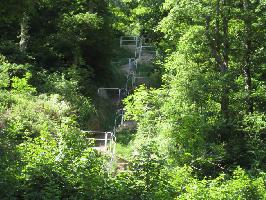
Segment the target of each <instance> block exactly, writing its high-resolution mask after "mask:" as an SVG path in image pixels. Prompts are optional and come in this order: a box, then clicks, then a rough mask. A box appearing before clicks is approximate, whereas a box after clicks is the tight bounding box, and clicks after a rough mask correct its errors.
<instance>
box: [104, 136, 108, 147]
mask: <svg viewBox="0 0 266 200" xmlns="http://www.w3.org/2000/svg"><path fill="white" fill-rule="evenodd" d="M107 140H108V133H107V132H105V135H104V148H105V149H106V150H107V143H108V142H107Z"/></svg>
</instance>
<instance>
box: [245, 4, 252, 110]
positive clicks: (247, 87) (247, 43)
mask: <svg viewBox="0 0 266 200" xmlns="http://www.w3.org/2000/svg"><path fill="white" fill-rule="evenodd" d="M249 6H250V2H249V0H244V2H243V7H244V12H246V14H245V18H244V23H245V39H244V48H245V50H244V51H245V52H244V58H243V60H244V66H243V68H242V70H243V74H244V79H245V90H246V92H247V95H248V97H247V100H246V102H247V107H248V112H250V113H253V111H254V106H253V100H252V97H251V94H252V80H251V70H250V67H251V51H252V50H251V49H252V41H251V37H252V33H251V30H252V27H251V19H250V16H249Z"/></svg>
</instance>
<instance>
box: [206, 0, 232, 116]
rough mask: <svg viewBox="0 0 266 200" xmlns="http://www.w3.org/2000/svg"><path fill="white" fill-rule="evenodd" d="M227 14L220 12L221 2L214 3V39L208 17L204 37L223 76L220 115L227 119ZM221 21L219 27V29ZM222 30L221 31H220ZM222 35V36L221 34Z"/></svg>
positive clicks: (208, 17)
mask: <svg viewBox="0 0 266 200" xmlns="http://www.w3.org/2000/svg"><path fill="white" fill-rule="evenodd" d="M222 3H223V6H226V1H225V0H223V2H222ZM226 14H227V13H224V12H221V1H220V0H217V1H216V16H215V17H216V19H215V34H214V37H212V36H211V33H210V21H211V18H210V16H207V17H206V35H207V38H208V40H209V43H210V49H211V53H212V56H213V57H214V58H215V61H216V63H217V64H218V66H219V71H220V72H221V75H222V76H223V84H222V95H221V113H222V114H223V116H224V117H225V119H228V117H229V85H227V83H228V81H227V78H226V74H227V73H228V61H229V56H228V54H229V38H228V21H229V20H228V17H227V16H226ZM220 19H221V23H222V24H221V27H220ZM221 28H222V30H220V29H221ZM221 33H222V34H221Z"/></svg>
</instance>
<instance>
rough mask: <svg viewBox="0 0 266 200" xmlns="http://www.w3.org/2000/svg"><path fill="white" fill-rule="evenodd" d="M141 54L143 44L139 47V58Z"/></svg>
mask: <svg viewBox="0 0 266 200" xmlns="http://www.w3.org/2000/svg"><path fill="white" fill-rule="evenodd" d="M141 54H142V45H141V46H140V48H139V58H141Z"/></svg>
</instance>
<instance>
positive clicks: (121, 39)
mask: <svg viewBox="0 0 266 200" xmlns="http://www.w3.org/2000/svg"><path fill="white" fill-rule="evenodd" d="M122 43H123V36H121V37H120V47H122Z"/></svg>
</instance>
